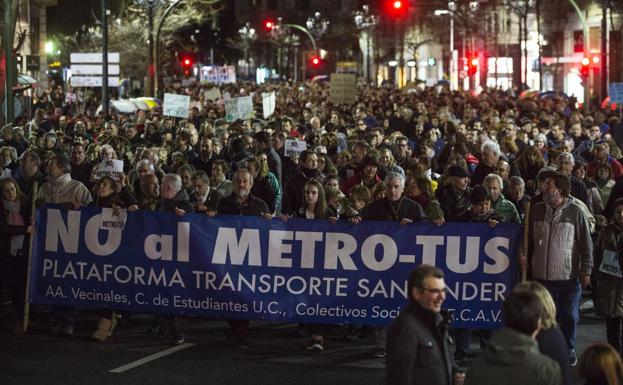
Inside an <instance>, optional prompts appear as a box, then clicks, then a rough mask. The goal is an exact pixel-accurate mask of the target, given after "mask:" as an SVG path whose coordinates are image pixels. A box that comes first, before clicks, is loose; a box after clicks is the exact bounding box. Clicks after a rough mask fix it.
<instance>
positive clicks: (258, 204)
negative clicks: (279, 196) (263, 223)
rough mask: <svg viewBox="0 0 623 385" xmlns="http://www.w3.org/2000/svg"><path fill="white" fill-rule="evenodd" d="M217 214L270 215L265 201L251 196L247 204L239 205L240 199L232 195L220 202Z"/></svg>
mask: <svg viewBox="0 0 623 385" xmlns="http://www.w3.org/2000/svg"><path fill="white" fill-rule="evenodd" d="M216 212H217V213H218V214H219V215H254V216H260V215H262V214H264V213H268V212H269V211H268V206H267V205H266V202H264V201H263V200H261V199H259V198H257V197H255V196H253V195H252V194H251V195H249V198H248V199H247V201H246V203H245V204H243V205H241V204H240V203H238V197H236V194H234V193H232V194H230V195H229V196H227V197H225V198H223V199H221V200H220V201H219V202H218V208H217V209H216Z"/></svg>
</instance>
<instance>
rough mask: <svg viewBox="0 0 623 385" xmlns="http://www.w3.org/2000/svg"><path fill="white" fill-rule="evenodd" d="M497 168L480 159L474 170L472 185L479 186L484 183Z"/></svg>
mask: <svg viewBox="0 0 623 385" xmlns="http://www.w3.org/2000/svg"><path fill="white" fill-rule="evenodd" d="M494 172H495V169H494V168H493V167H491V166H487V165H486V164H485V162H483V161H480V162H479V163H478V166H476V169H475V170H474V174H473V175H472V178H471V179H472V184H471V185H472V186H477V185H479V184H482V183H483V182H484V180H485V177H486V176H487V175H489V174H493V173H494Z"/></svg>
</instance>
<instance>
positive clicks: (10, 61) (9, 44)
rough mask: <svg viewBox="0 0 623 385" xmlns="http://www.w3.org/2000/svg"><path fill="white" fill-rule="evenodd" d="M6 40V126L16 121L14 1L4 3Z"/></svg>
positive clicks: (6, 0) (3, 34) (3, 38)
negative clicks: (14, 101)
mask: <svg viewBox="0 0 623 385" xmlns="http://www.w3.org/2000/svg"><path fill="white" fill-rule="evenodd" d="M2 32H3V33H2V40H4V58H5V60H4V63H5V72H4V74H5V78H4V85H5V87H4V100H5V101H6V102H5V104H6V114H5V118H6V122H5V123H6V124H10V123H13V120H15V106H14V105H13V86H14V85H15V78H16V75H15V56H14V54H13V35H14V29H13V1H11V0H5V1H4V30H3V31H2Z"/></svg>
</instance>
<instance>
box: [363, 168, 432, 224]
mask: <svg viewBox="0 0 623 385" xmlns="http://www.w3.org/2000/svg"><path fill="white" fill-rule="evenodd" d="M385 184H386V185H387V189H386V190H385V197H384V198H382V199H379V200H377V201H374V202H372V203H370V204H369V205H368V207H366V210H365V213H364V219H366V220H372V221H394V222H400V224H402V225H404V224H407V223H411V222H417V221H424V220H426V214H424V210H423V209H422V206H420V204H419V203H417V202H416V201H414V200H412V199H409V198H406V197H403V196H402V193H403V191H404V188H405V177H404V176H403V175H402V174H399V173H397V172H390V173H388V174H387V176H386V177H385Z"/></svg>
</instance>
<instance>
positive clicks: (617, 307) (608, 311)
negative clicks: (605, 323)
mask: <svg viewBox="0 0 623 385" xmlns="http://www.w3.org/2000/svg"><path fill="white" fill-rule="evenodd" d="M622 246H623V228H622V227H621V226H618V225H617V224H615V223H610V224H609V225H608V226H607V227H606V228H605V229H603V230H602V231H601V232H600V234H599V238H598V240H597V243H596V244H595V254H594V257H593V258H594V261H595V264H594V265H593V275H594V276H595V283H596V288H595V311H596V312H597V314H599V315H602V316H604V317H616V318H623V278H619V277H615V276H613V275H610V274H606V273H602V272H601V271H599V267H600V265H601V261H602V259H603V254H604V250H612V251H616V252H617V254H618V257H619V265H621V262H623V261H622V259H623V258H621V257H622V255H621V248H622Z"/></svg>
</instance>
